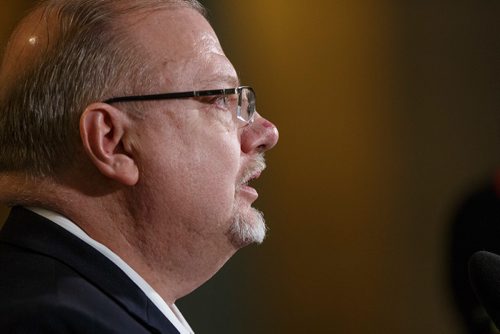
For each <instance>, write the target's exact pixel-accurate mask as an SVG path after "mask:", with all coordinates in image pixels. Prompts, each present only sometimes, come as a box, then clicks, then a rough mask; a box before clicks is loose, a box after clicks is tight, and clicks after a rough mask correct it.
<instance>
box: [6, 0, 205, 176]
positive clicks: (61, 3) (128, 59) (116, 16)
mask: <svg viewBox="0 0 500 334" xmlns="http://www.w3.org/2000/svg"><path fill="white" fill-rule="evenodd" d="M172 7H188V8H193V9H195V10H197V11H198V12H200V13H202V14H203V15H205V12H204V9H203V7H202V5H201V4H200V3H198V2H197V1H196V0H120V1H116V0H45V1H42V2H41V3H40V4H39V5H38V6H37V7H36V8H35V9H34V10H33V11H32V13H31V14H30V15H31V17H32V18H33V17H35V18H36V19H37V20H38V22H39V23H38V24H37V27H36V28H33V30H35V31H41V32H43V34H42V35H44V38H46V40H45V41H43V42H44V43H45V45H43V44H42V46H44V48H43V50H41V51H39V52H37V53H36V54H35V55H28V61H27V62H26V63H25V64H24V63H23V62H22V61H20V59H22V58H23V52H25V50H24V48H19V45H17V47H16V44H18V43H20V42H19V41H18V40H19V38H20V37H19V36H17V35H19V34H20V33H19V31H20V30H21V31H22V27H23V21H22V22H21V23H20V25H19V27H18V28H17V29H16V31H15V32H14V33H13V35H12V37H11V40H10V42H9V44H8V46H7V49H6V52H5V55H4V59H3V62H2V65H1V67H0V85H1V86H0V172H21V173H25V174H27V175H31V176H48V175H55V174H56V173H57V172H58V171H59V170H62V169H66V168H68V167H70V166H71V163H72V162H73V161H75V156H76V154H77V152H78V151H79V150H80V149H81V148H80V145H78V142H79V129H78V128H79V118H80V116H81V114H82V112H83V111H84V109H85V107H86V106H88V105H89V104H90V103H92V102H97V101H102V100H103V99H105V98H106V97H112V96H113V95H115V94H130V93H133V92H134V91H137V90H138V89H139V88H140V89H141V90H144V89H152V88H151V87H150V86H151V84H148V83H150V82H151V81H152V79H151V78H152V77H153V76H155V73H156V72H157V71H155V70H154V69H153V67H154V65H151V64H148V63H149V62H148V61H147V59H148V57H147V55H145V54H144V52H143V51H142V50H139V47H138V45H137V42H136V41H133V40H131V38H128V37H127V31H126V27H125V26H124V24H123V23H122V24H120V20H122V19H124V18H126V17H127V15H130V14H132V13H138V12H139V13H140V12H144V13H147V12H148V11H155V10H161V9H168V8H172ZM28 17H29V16H28ZM122 21H123V20H122ZM29 41H30V42H33V43H36V42H37V41H36V40H31V39H30V40H29ZM20 64H21V65H20ZM156 76H158V74H156Z"/></svg>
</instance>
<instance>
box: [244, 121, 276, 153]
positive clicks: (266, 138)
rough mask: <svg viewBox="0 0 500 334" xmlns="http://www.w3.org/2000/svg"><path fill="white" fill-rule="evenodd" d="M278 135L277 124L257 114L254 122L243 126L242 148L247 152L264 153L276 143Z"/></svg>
mask: <svg viewBox="0 0 500 334" xmlns="http://www.w3.org/2000/svg"><path fill="white" fill-rule="evenodd" d="M278 137H279V133H278V129H277V128H276V126H275V125H274V124H273V123H271V122H270V121H268V120H267V119H265V118H264V117H262V116H260V115H259V114H256V115H255V120H254V121H253V123H252V124H249V125H248V126H245V127H244V128H243V132H242V134H241V150H242V151H243V152H244V153H246V154H252V153H263V152H265V151H267V150H270V149H271V148H273V147H274V146H275V145H276V143H277V142H278Z"/></svg>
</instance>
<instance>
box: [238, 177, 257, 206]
mask: <svg viewBox="0 0 500 334" xmlns="http://www.w3.org/2000/svg"><path fill="white" fill-rule="evenodd" d="M261 173H262V171H260V170H259V171H256V172H255V171H254V172H252V173H249V175H248V176H246V177H245V178H244V179H243V181H242V182H241V183H240V186H239V189H238V192H239V193H240V194H243V195H244V196H245V197H248V198H249V199H251V200H253V201H255V200H256V199H257V197H259V194H258V193H257V190H255V188H253V187H252V186H251V185H249V184H250V183H251V182H252V181H253V180H256V179H258V178H259V176H260V174H261Z"/></svg>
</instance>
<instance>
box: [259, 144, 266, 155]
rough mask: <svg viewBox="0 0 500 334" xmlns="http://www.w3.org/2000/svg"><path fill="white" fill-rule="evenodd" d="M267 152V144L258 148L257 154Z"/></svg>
mask: <svg viewBox="0 0 500 334" xmlns="http://www.w3.org/2000/svg"><path fill="white" fill-rule="evenodd" d="M265 151H267V145H266V144H261V145H259V146H257V152H259V153H263V152H265Z"/></svg>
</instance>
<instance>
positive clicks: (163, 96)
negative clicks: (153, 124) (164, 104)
mask: <svg viewBox="0 0 500 334" xmlns="http://www.w3.org/2000/svg"><path fill="white" fill-rule="evenodd" d="M244 89H248V90H250V92H251V93H252V94H251V95H252V96H253V101H250V100H249V101H248V107H251V110H250V111H249V112H248V115H249V117H248V120H246V119H245V118H244V117H243V116H241V107H242V103H243V96H242V95H243V94H242V92H243V90H244ZM233 94H238V109H237V110H236V117H237V118H238V119H239V120H240V121H243V122H245V123H247V124H252V123H253V121H254V119H255V112H256V108H255V100H256V96H255V91H254V90H253V88H252V87H250V86H239V87H236V88H224V89H211V90H195V91H186V92H173V93H159V94H149V95H130V96H119V97H112V98H110V99H106V100H104V101H102V102H103V103H107V104H111V103H118V102H137V101H157V100H173V99H188V98H192V97H203V96H217V95H221V96H227V95H233Z"/></svg>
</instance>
